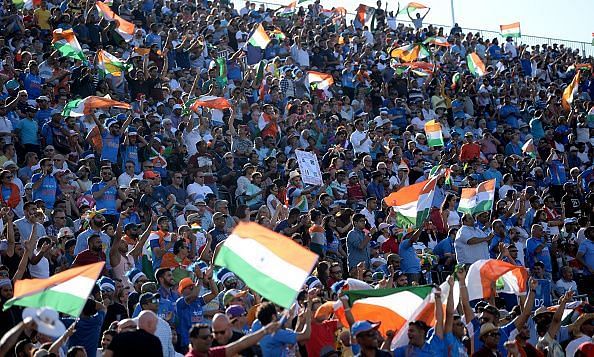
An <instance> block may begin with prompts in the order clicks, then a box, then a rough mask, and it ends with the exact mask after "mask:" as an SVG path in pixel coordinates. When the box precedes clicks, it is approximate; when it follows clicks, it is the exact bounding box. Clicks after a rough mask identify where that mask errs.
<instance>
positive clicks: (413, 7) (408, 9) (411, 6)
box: [398, 2, 427, 15]
mask: <svg viewBox="0 0 594 357" xmlns="http://www.w3.org/2000/svg"><path fill="white" fill-rule="evenodd" d="M422 9H427V6H425V5H423V4H421V3H418V2H409V3H408V5H406V6H405V7H404V8H403V9H401V10H400V11H398V15H406V14H412V13H413V12H415V11H418V10H422Z"/></svg>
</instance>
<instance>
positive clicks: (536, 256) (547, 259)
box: [526, 237, 553, 273]
mask: <svg viewBox="0 0 594 357" xmlns="http://www.w3.org/2000/svg"><path fill="white" fill-rule="evenodd" d="M543 243H544V245H545V246H544V248H543V249H542V250H541V251H540V253H536V248H538V246H539V245H541V244H543ZM526 256H527V258H528V260H527V264H528V267H529V268H531V269H532V268H533V267H534V263H535V262H537V261H541V262H543V264H544V266H545V271H546V272H549V273H550V272H552V271H553V264H552V262H551V252H550V249H549V245H548V244H547V243H546V242H544V241H543V240H542V239H536V238H534V237H532V238H529V239H528V240H527V241H526Z"/></svg>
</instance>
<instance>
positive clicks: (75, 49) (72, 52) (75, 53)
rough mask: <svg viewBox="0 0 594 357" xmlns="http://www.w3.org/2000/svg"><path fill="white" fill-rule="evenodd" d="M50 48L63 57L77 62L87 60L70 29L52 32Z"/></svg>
mask: <svg viewBox="0 0 594 357" xmlns="http://www.w3.org/2000/svg"><path fill="white" fill-rule="evenodd" d="M52 47H53V48H55V49H56V50H57V51H58V52H60V54H61V55H62V56H64V57H69V58H74V59H76V60H79V61H86V60H87V59H86V57H85V54H84V53H83V50H82V48H81V47H80V44H79V43H78V40H77V39H76V35H74V31H72V29H68V30H64V29H56V30H54V32H53V35H52Z"/></svg>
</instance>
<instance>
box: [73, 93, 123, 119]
mask: <svg viewBox="0 0 594 357" xmlns="http://www.w3.org/2000/svg"><path fill="white" fill-rule="evenodd" d="M111 107H115V108H122V109H131V108H132V106H131V105H130V104H128V103H124V102H119V101H117V100H113V99H111V98H110V97H109V95H107V96H105V97H98V96H94V95H92V96H89V97H86V98H84V99H75V100H71V101H70V102H68V103H66V106H64V110H62V116H65V117H82V116H84V115H88V114H91V113H92V112H93V110H95V109H105V108H111Z"/></svg>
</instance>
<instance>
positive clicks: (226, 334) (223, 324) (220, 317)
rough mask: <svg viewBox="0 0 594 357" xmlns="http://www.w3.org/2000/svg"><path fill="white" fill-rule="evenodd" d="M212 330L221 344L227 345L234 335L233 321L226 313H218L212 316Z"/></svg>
mask: <svg viewBox="0 0 594 357" xmlns="http://www.w3.org/2000/svg"><path fill="white" fill-rule="evenodd" d="M212 331H213V333H214V338H215V340H217V342H218V343H219V344H221V345H226V344H227V343H228V342H229V339H231V337H232V336H233V331H232V330H231V321H229V317H227V315H225V314H221V313H217V314H215V315H214V316H213V317H212Z"/></svg>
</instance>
